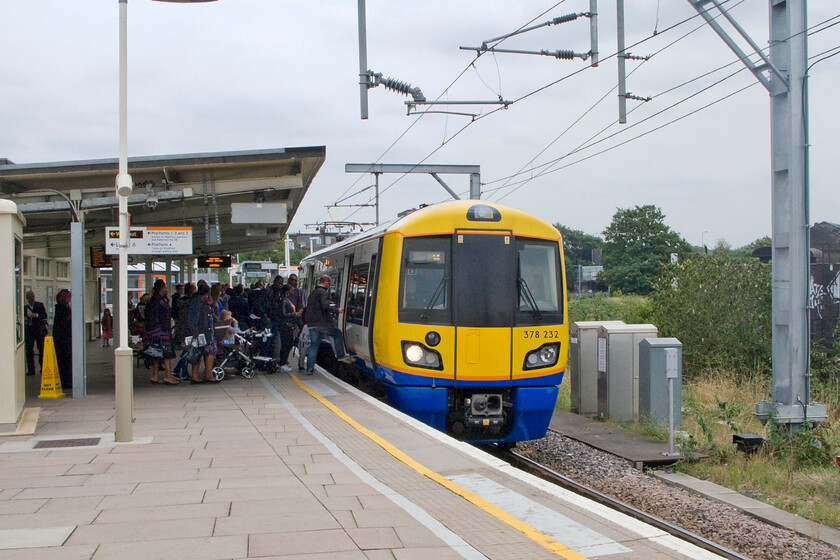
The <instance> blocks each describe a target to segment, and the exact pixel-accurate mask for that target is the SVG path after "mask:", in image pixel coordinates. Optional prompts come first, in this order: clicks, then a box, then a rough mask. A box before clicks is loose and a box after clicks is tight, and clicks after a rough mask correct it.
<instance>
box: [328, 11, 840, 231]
mask: <svg viewBox="0 0 840 560" xmlns="http://www.w3.org/2000/svg"><path fill="white" fill-rule="evenodd" d="M731 1H734V0H725V1H724V2H723V3H724V4H726V3H728V2H731ZM742 2H743V0H741V2H738V3H737V4H735V5H734V6H733V7H737V6H738V5H740V3H742ZM557 5H559V3H558V4H556V5H555V6H554V7H556V6H557ZM554 7H552V8H550V9H553V8H554ZM550 9H549V10H550ZM544 13H545V12H544ZM538 17H541V16H537V18H538ZM695 17H699V14H695V15H693V16H690V17H688V18H686V19H684V20H681V21H679V22H677V23H675V24H673V25H671V26H669V27H667V28H665V29H664V30H662V31H660V32H658V33H657V34H656V36H658V35H661V34H662V33H665V32H667V31H671V30H672V29H675V28H677V27H679V26H681V25H683V24H685V23H687V22H689V21H691V20H692V19H694V18H695ZM537 18H534V20H536V19H537ZM837 18H840V15H838V16H834V17H832V18H828V19H827V20H825V21H823V22H820V23H818V24H816V25H814V26H812V27H810V28H809V30H812V29H815V28H816V27H819V26H821V25H824V24H826V23H828V22H830V21H832V20H834V19H837ZM534 20H532V21H534ZM838 23H840V22H838ZM526 25H527V24H526ZM834 25H837V23H835V24H832V25H829V26H827V27H824V28H822V29H818V30H816V31H813V32H811V33H809V35H811V34H816V33H819V32H821V31H824V30H826V29H828V28H830V27H833V26H834ZM702 27H703V26H700V28H702ZM692 32H693V31H692ZM690 33H691V32H689V34H690ZM687 35H688V34H687ZM653 37H654V35H651V36H648V37H645V38H643V39H641V40H639V41H637V42H636V43H634V44H633V45H631V46H630V47H629V48H633V47H635V46H638V45H640V44H642V43H644V42H646V41H649V40H650V39H652V38H653ZM675 42H676V41H675ZM672 44H673V43H672ZM664 48H667V46H666V47H664ZM664 48H663V49H660V51H658V52H661V51H662V50H664ZM617 54H618V53H614V54H612V55H610V56H608V57H605V58H604V59H602V60H605V59H608V58H611V57H614V56H617ZM832 56H833V55H832ZM476 58H477V57H476ZM474 62H475V60H473V61H471V63H470V65H472V64H473V63H474ZM738 62H739V61H733V62H732V63H729V64H727V65H724V67H722V68H725V67H726V66H729V65H731V64H736V63H738ZM468 68H469V65H468V66H467V69H468ZM585 69H587V68H584V69H580V70H577V71H575V72H572V73H570V74H568V75H566V76H563V77H561V78H560V79H558V80H555V81H553V82H550V83H549V84H546V85H544V86H542V87H540V88H538V89H535V90H533V91H531V92H530V93H528V94H525V95H523V96H521V97H519V98H518V99H516V100H514V103H516V102H518V101H521V100H524V99H527V98H528V97H530V96H532V95H535V94H536V93H539V92H540V91H543V90H545V89H547V88H549V87H552V86H553V85H556V84H558V83H560V82H562V81H564V80H566V79H568V78H570V77H572V76H575V75H577V74H579V73H581V72H582V71H583V70H585ZM719 70H720V69H717V70H713V71H711V72H708V73H706V74H704V75H703V76H698V77H696V78H693V79H692V80H689V81H687V82H684V83H682V84H679V85H677V86H673V87H672V88H669V90H666V92H669V91H673V90H675V89H678V88H679V87H684V86H685V85H686V84H688V83H691V82H693V81H696V80H698V79H701V78H702V77H704V76H705V75H709V74H711V73H714V72H716V71H719ZM464 71H466V69H465V70H464ZM464 71H462V72H461V74H459V75H458V77H456V78H455V80H453V82H452V83H451V84H450V86H448V87H447V90H445V91H448V89H449V88H451V87H452V85H454V83H455V82H457V80H458V79H460V77H461V76H463V73H464ZM743 89H747V88H742V90H743ZM742 90H739V91H737V92H733V93H732V94H729V95H727V96H726V97H724V98H723V99H728V98H729V97H731V96H732V95H735V94H737V93H739V92H740V91H742ZM663 93H665V92H663ZM607 95H609V93H608V94H607ZM659 95H662V94H659ZM723 99H720V100H716V101H714V102H712V103H710V104H708V105H706V106H704V107H703V108H701V109H698V110H695V111H692V112H691V113H688V114H687V115H684V116H682V117H679V118H677V119H674V120H672V121H670V122H669V123H666V124H664V125H662V126H659V127H656V128H655V129H653V131H656V130H660V129H661V128H663V127H664V126H668V125H670V124H673V123H675V122H678V121H680V120H682V119H684V118H686V117H687V116H690V115H692V114H695V113H696V112H698V111H699V110H703V109H705V108H708V107H711V106H713V105H715V104H717V103H719V102H720V101H722V100H723ZM498 110H500V109H495V110H493V111H490V112H489V113H486V114H484V115H480V116H478V117H476V118H475V119H474V120H472V121H470V122H468V123H467V124H465V125H464V127H462V128H461V129H459V130H458V131H457V132H455V133H454V134H453V135H452V136H451V137H449V138H448V139H446V140H444V142H443V143H442V144H441V145H439V146H437V147H436V148H435V149H434V150H433V151H432V152H430V153H429V154H427V155H426V156H425V157H424V158H423V159H422V160H420V162H418V165H420V164H422V163H423V162H425V161H426V160H428V158H429V157H431V156H432V155H434V154H435V153H437V152H438V151H439V150H440V149H441V148H442V147H443V146H444V145H446V144H447V143H449V142H451V141H452V140H454V139H455V138H456V137H457V136H459V135H460V134H461V133H462V132H464V130H466V129H467V128H468V127H469V126H471V125H472V124H474V123H475V122H476V121H477V120H480V119H482V118H485V117H487V116H490V115H491V114H494V113H495V112H497V111H498ZM422 114H423V113H418V118H419V116H422ZM657 114H661V112H659V113H657ZM646 120H649V119H646ZM415 123H416V121H415ZM415 123H412V126H413V124H415ZM409 129H410V127H409ZM409 129H407V130H406V131H405V132H404V133H403V134H402V135H401V136H400V138H398V139H397V140H396V141H395V142H394V143H393V144H392V145H391V146H390V147H389V150H390V149H391V148H392V147H393V145H395V144H396V142H397V141H399V140H400V139H401V138H402V137H404V135H405V133H407V132H408V130H409ZM625 130H626V129H625ZM602 132H603V131H602ZM602 132H601V133H602ZM650 132H652V131H649V132H647V133H643V134H640V135H638V136H636V137H634V138H632V139H630V140H628V142H629V141H633V140H634V139H638V138H641V137H643V136H645V135H647V134H649V133H650ZM599 134H600V133H599ZM613 136H615V135H611V136H610V137H613ZM608 138H609V137H608ZM599 142H600V141H599ZM599 142H596V143H599ZM596 143H593V144H592V145H595V144H596ZM626 143H627V142H622V143H621V144H618V145H616V146H614V147H611V148H607V149H605V150H602V151H600V152H598V153H597V154H593V155H592V156H587V157H586V158H584V159H581V160H577V161H578V162H579V161H584V160H585V159H590V158H591V157H594V156H595V155H599V154H602V153H605V152H607V151H610V150H612V149H615V147H618V146H621V145H624V144H626ZM586 147H591V146H586ZM581 149H584V148H581ZM578 151H580V150H578ZM386 153H387V151H386ZM384 155H385V154H383V156H384ZM383 156H380V159H381V157H383ZM537 157H538V156H537ZM564 157H568V155H567V156H564ZM560 159H562V158H560ZM555 163H556V162H555ZM573 164H574V163H572V164H569V165H573ZM566 167H568V165H566V166H563V167H562V168H561V169H565V168H566ZM529 173H533V170H531V171H529ZM516 175H517V174H514V175H513V177H515V176H516ZM540 175H541V174H540ZM540 175H537V176H540ZM404 177H405V175H401V176H400V177H398V178H396V179H395V180H394V181H393V182H392V183H391V184H389V185H388V186H386V187H385V188H384V189H382V190H381V191H380V195H381V194H383V193H384V192H386V191H388V190H390V189H391V188H392V187H394V186H396V185H397V184H398V183H399V182H400V181H401V180H402V179H403V178H404ZM533 178H536V176H535V177H533ZM502 180H504V178H503V179H502ZM528 181H530V179H528ZM494 182H496V181H494ZM524 182H527V181H524ZM517 188H519V187H517ZM348 190H349V189H348ZM345 192H346V191H345ZM354 213H355V212H354ZM351 215H352V214H351Z"/></svg>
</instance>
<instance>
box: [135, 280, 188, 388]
mask: <svg viewBox="0 0 840 560" xmlns="http://www.w3.org/2000/svg"><path fill="white" fill-rule="evenodd" d="M166 296H167V293H166V283H165V282H164V281H163V280H161V279H160V278H158V279H157V280H155V284H154V287H153V288H152V297H151V298H149V302H148V303H147V304H146V316H145V320H146V322H145V328H144V329H143V345H144V347H150V348H151V349H152V351H153V353H154V356H152V357H150V359H151V361H152V377H151V381H152V383H157V384H163V385H178V384H179V383H180V381H178V379H176V378H175V377H174V376H173V375H172V358H174V357H175V352H174V351H173V350H172V311H171V310H170V308H169V298H167V297H166ZM158 355H159V356H160V357H158ZM161 366H163V369H164V375H163V379H161V378H160V367H161Z"/></svg>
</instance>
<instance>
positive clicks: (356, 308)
mask: <svg viewBox="0 0 840 560" xmlns="http://www.w3.org/2000/svg"><path fill="white" fill-rule="evenodd" d="M369 277H370V263H368V262H362V263H360V264H354V265H353V266H352V267H351V268H350V275H349V286H348V288H347V302H346V304H345V307H344V339H345V342H347V349H348V350H350V351H352V352H353V353H355V354H359V355H360V356H364V357H366V358H369V356H368V355H367V350H368V328H367V327H366V326H365V309H366V305H365V302H366V299H367V297H368V285H369V282H368V280H369Z"/></svg>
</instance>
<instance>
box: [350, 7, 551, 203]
mask: <svg viewBox="0 0 840 560" xmlns="http://www.w3.org/2000/svg"><path fill="white" fill-rule="evenodd" d="M565 1H566V0H559V2H556V3H555V4H553V5H552V6H551V7H549V8H548V9H546V10H545V11H543V12H542V13H540V14H539V15H537V16H535V17H534V18H532V19H531V20H530V21H528V22H527V23H525V24H524V25H522V26H521V27H519V29H518V31H519V30H522V29H524V28H525V27H527V26H529V25H531V24H532V23H534V22H535V21H536V20H538V19H539V18H541V17H543V16H544V15H545V14H547V13H548V12H550V11H551V10H553V9H555V8H556V7H558V6H559V5H560V4H563V3H564V2H565ZM502 42H504V39H503V40H501V41H499V43H497V44H501V43H502ZM479 56H480V55H476V57H475V58H474V59H473V60H471V61H470V62H469V64H467V65H466V66H465V67H464V69H463V70H461V72H460V73H459V74H458V75H457V76H456V77H455V78H454V79H453V80H452V81H451V82H450V83H449V85H448V86H446V88H445V89H444V90H443V91H442V92H441V94H440V95H438V97H437V98H435V101H439V100H440V99H441V98H442V97H443V96H444V95H446V94H448V92H449V90H450V89H451V88H452V86H454V85H455V83H457V82H458V80H460V79H461V78H462V77H463V76H464V74H466V73H467V71H468V70H469V69H470V67H471V66H472V65H473V64H474V63H475V60H477V59H478V58H479ZM500 82H501V78H500ZM430 112H433V111H430V110H429V109H427V110H424V111H418V112H417V113H414V115H416V118H415V119H414V120H413V121H412V122H411V124H409V125H408V127H406V129H405V130H404V131H403V132H402V133H401V134H400V135H399V136H398V137H397V138H396V139H395V140H394V141H393V142H391V144H390V145H389V146H388V147H387V148H386V149H385V151H384V152H382V154H380V155H379V157H377V158H376V160H375V161H374V163H379V162H380V161H382V158H384V157H385V156H386V155H388V153H389V152H390V151H391V150H392V149H394V146H396V145H397V143H399V142H400V140H402V139H403V138H404V137H405V136H406V134H408V132H409V131H410V130H411V129H412V128H414V126H415V125H416V124H417V123H418V122H419V121H420V119H422V118H423V116H424V115H426V114H428V113H430ZM462 130H463V129H462ZM460 132H461V131H458V133H456V134H460ZM453 137H454V136H453ZM450 140H451V138H450ZM443 145H445V142H444V143H442V144H441V146H443ZM438 149H439V148H438ZM436 151H437V149H436V150H435V152H436ZM435 152H432V153H431V154H429V155H427V156H426V157H425V158H424V159H423V161H426V159H428V158H429V157H431V155H433V154H434V153H435ZM420 163H422V162H420ZM418 165H419V163H418ZM404 176H405V175H402V176H400V178H402V177H404ZM362 177H364V175H360V176H359V177H358V178H357V179H356V180H355V181H353V183H352V184H351V185H350V186H349V187H347V188H346V189H345V190H344V191H343V192H342V193H341V194H340V195H339V198H341V197H343V196H345V195H346V194H347V193H348V192H349V191H350V190H351V189H352V188H353V187H355V186H356V185H357V184H358V183H359V181H361V180H362ZM397 181H399V178H398V179H397ZM395 182H396V181H395ZM393 184H394V183H392V184H391V185H388V187H386V188H385V190H388V189H390V187H391V186H392V185H393ZM383 192H385V191H384V190H383V191H380V195H381V194H382V193H383ZM356 194H358V193H354V194H352V195H350V197H352V196H355V195H356ZM348 198H349V197H348ZM345 200H346V198H345ZM353 214H355V212H353V213H351V214H350V215H351V216H352V215H353Z"/></svg>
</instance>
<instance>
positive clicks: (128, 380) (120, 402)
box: [114, 0, 215, 442]
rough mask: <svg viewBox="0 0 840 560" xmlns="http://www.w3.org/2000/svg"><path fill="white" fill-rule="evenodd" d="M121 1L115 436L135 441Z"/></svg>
mask: <svg viewBox="0 0 840 560" xmlns="http://www.w3.org/2000/svg"><path fill="white" fill-rule="evenodd" d="M156 1H157V2H178V3H183V4H188V3H198V2H214V1H215V0H156ZM119 4H120V63H119V64H120V101H119V105H120V157H119V171H118V172H117V180H116V190H117V198H118V199H119V203H120V207H119V210H120V221H119V227H120V249H119V255H120V265H119V277H118V278H119V301H118V306H119V318H120V322H119V327H120V341H119V346H118V348H117V349H116V350H115V351H114V374H115V396H116V410H115V422H116V430H115V433H114V439H115V440H116V441H119V442H126V441H131V440H132V431H133V430H132V425H131V424H132V421H133V417H134V413H133V408H134V406H133V395H134V382H133V377H134V367H133V366H132V363H131V361H132V351H131V347H130V346H129V345H128V241H129V228H128V197H129V195H131V190H132V185H133V182H132V179H131V175H129V174H128V130H127V129H128V108H127V99H128V70H127V66H128V64H127V59H128V56H127V55H128V38H127V36H128V24H127V19H128V0H119Z"/></svg>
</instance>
